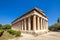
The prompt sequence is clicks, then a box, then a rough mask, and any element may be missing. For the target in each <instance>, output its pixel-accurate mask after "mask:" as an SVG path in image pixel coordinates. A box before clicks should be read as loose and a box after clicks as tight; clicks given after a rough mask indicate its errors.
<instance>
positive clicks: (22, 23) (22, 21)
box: [22, 20, 23, 31]
mask: <svg viewBox="0 0 60 40" xmlns="http://www.w3.org/2000/svg"><path fill="white" fill-rule="evenodd" d="M22 31H23V20H22Z"/></svg>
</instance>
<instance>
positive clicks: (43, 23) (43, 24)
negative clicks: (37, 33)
mask: <svg viewBox="0 0 60 40" xmlns="http://www.w3.org/2000/svg"><path fill="white" fill-rule="evenodd" d="M44 29H45V22H44V19H43V30H44Z"/></svg>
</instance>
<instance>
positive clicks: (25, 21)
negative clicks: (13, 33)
mask: <svg viewBox="0 0 60 40" xmlns="http://www.w3.org/2000/svg"><path fill="white" fill-rule="evenodd" d="M24 28H25V31H26V19H24Z"/></svg>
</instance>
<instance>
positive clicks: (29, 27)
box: [28, 17, 31, 31]
mask: <svg viewBox="0 0 60 40" xmlns="http://www.w3.org/2000/svg"><path fill="white" fill-rule="evenodd" d="M28 30H29V31H30V30H31V18H30V17H29V18H28Z"/></svg>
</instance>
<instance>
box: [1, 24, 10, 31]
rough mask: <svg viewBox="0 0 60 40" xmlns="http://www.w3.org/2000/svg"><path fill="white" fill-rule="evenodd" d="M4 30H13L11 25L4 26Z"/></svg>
mask: <svg viewBox="0 0 60 40" xmlns="http://www.w3.org/2000/svg"><path fill="white" fill-rule="evenodd" d="M2 29H4V30H7V29H11V25H10V24H5V25H3V27H2Z"/></svg>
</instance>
